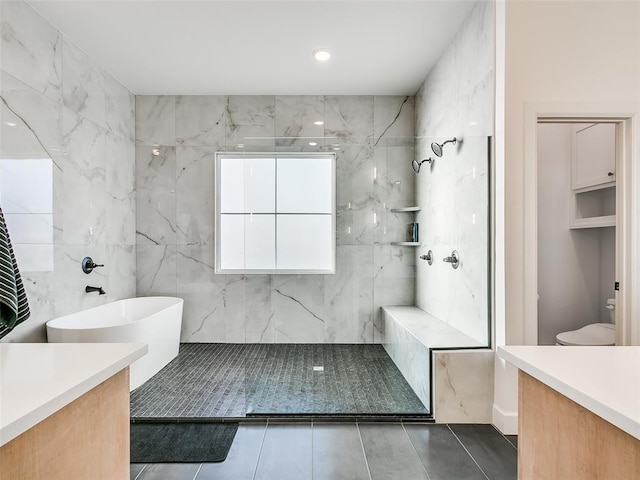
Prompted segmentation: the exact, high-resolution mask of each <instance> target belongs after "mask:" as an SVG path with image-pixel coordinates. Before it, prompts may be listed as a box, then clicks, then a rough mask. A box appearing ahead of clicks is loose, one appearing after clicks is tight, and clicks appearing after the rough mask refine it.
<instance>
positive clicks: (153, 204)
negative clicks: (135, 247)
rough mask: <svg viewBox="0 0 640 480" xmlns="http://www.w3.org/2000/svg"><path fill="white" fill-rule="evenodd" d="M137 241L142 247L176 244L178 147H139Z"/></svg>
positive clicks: (137, 149)
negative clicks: (145, 245)
mask: <svg viewBox="0 0 640 480" xmlns="http://www.w3.org/2000/svg"><path fill="white" fill-rule="evenodd" d="M154 152H157V153H158V155H155V154H154ZM136 238H137V242H138V244H139V245H144V244H147V245H148V244H155V245H176V239H177V229H176V148H175V147H158V148H157V149H156V148H155V147H147V146H138V147H136Z"/></svg>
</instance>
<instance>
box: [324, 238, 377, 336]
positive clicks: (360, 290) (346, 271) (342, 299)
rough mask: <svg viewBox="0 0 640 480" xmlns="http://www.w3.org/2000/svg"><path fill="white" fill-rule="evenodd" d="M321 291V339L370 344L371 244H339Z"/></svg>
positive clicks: (371, 333) (371, 320) (371, 302)
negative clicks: (323, 321)
mask: <svg viewBox="0 0 640 480" xmlns="http://www.w3.org/2000/svg"><path fill="white" fill-rule="evenodd" d="M324 293H325V312H326V316H325V341H326V342H328V343H373V246H371V245H339V246H338V247H337V251H336V273H335V275H325V277H324Z"/></svg>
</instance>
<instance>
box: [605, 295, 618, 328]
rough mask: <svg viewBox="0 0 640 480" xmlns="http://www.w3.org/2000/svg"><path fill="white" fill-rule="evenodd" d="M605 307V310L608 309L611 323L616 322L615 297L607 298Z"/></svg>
mask: <svg viewBox="0 0 640 480" xmlns="http://www.w3.org/2000/svg"><path fill="white" fill-rule="evenodd" d="M606 308H607V310H609V318H610V319H611V323H616V299H615V298H608V299H607V307H606Z"/></svg>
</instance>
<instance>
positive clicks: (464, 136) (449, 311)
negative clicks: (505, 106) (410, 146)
mask: <svg viewBox="0 0 640 480" xmlns="http://www.w3.org/2000/svg"><path fill="white" fill-rule="evenodd" d="M493 30H494V26H493V19H492V6H491V5H490V4H488V3H486V2H478V3H477V4H476V6H475V7H474V8H473V10H472V11H471V12H470V14H469V16H468V17H467V19H466V20H465V21H464V23H463V25H462V27H461V28H460V30H459V32H458V34H457V35H456V37H455V39H454V40H453V42H452V43H451V44H450V46H449V47H448V49H447V50H446V51H445V52H444V53H443V55H442V57H441V58H440V60H439V61H438V62H437V64H436V65H435V67H434V68H433V69H432V70H431V72H430V73H429V75H428V76H427V78H426V80H425V82H424V84H423V85H422V87H421V88H420V90H419V92H418V93H417V95H416V107H415V109H416V134H417V136H418V138H417V139H416V158H418V159H422V158H427V157H432V158H434V159H435V160H434V162H433V163H432V165H431V166H427V164H424V165H423V168H422V170H421V171H420V173H419V174H418V175H416V199H417V203H418V205H419V206H421V207H422V211H421V212H420V213H418V214H417V215H416V218H417V220H418V222H419V224H420V234H421V235H420V240H421V242H422V246H421V247H420V248H419V249H417V251H416V252H415V255H416V256H419V255H423V254H426V253H427V251H428V250H432V251H433V254H434V257H435V261H434V263H433V265H432V266H428V265H427V262H424V261H421V260H417V263H416V266H417V271H416V305H417V306H418V307H420V308H421V309H423V310H425V311H426V312H428V313H430V314H432V315H434V316H435V317H437V318H439V319H441V320H442V321H444V322H446V323H448V324H450V325H452V326H454V327H455V328H458V329H460V330H461V331H463V332H465V333H466V334H467V335H469V336H471V337H473V338H474V339H476V340H478V341H479V342H482V343H484V344H487V343H488V341H489V337H488V322H489V314H488V271H489V270H488V269H489V261H488V242H489V236H488V208H489V203H488V198H489V197H488V193H489V185H488V166H489V161H488V149H487V137H488V136H490V135H492V132H493V98H494V93H493V92H494V77H493V71H494V61H493ZM452 79H454V80H453V81H452ZM452 137H456V138H458V142H457V144H455V145H451V144H448V145H446V146H445V147H444V154H443V156H442V157H441V158H437V157H435V155H434V154H433V152H432V151H431V148H430V143H431V142H433V141H437V142H442V141H444V140H447V139H450V138H452ZM453 250H457V251H458V253H459V255H460V258H461V265H460V267H459V268H458V269H457V270H454V269H452V268H451V266H450V264H447V263H444V262H442V258H444V257H446V256H449V255H451V252H452V251H453Z"/></svg>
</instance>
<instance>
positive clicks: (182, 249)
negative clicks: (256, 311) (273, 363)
mask: <svg viewBox="0 0 640 480" xmlns="http://www.w3.org/2000/svg"><path fill="white" fill-rule="evenodd" d="M177 268H178V269H177V288H178V296H180V297H181V298H183V299H184V300H185V304H184V312H183V322H182V338H183V340H184V341H188V342H198V341H201V342H206V341H211V340H209V339H211V338H215V339H217V340H216V341H222V342H224V341H227V323H228V324H229V326H230V327H231V330H234V328H233V327H234V324H235V325H236V326H237V328H238V329H241V330H243V328H244V311H243V308H242V305H243V300H244V291H243V289H242V288H241V280H242V278H241V276H239V275H215V267H214V252H213V249H212V248H210V247H203V246H192V245H185V246H183V245H180V246H179V247H178V255H177ZM238 324H239V325H238ZM242 337H243V339H242V341H241V342H243V341H244V334H243V335H242ZM229 341H231V340H229ZM236 341H238V340H236Z"/></svg>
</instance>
